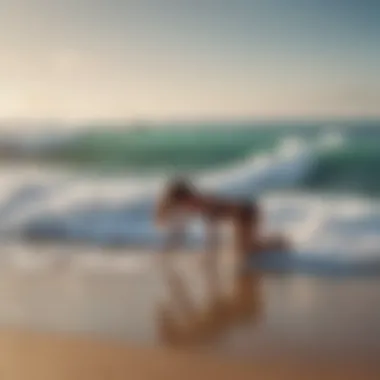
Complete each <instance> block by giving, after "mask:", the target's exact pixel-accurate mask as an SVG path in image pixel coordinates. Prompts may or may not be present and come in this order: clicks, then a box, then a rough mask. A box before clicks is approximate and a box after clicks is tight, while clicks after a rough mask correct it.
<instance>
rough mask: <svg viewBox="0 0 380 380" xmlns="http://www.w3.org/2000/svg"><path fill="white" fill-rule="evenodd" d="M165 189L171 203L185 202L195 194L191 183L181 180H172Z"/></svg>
mask: <svg viewBox="0 0 380 380" xmlns="http://www.w3.org/2000/svg"><path fill="white" fill-rule="evenodd" d="M167 189H168V190H167V195H168V197H169V198H170V199H171V200H172V201H173V202H183V201H187V200H188V199H189V198H191V197H192V196H193V195H194V194H195V190H194V188H193V186H192V185H191V183H190V182H189V181H186V180H185V179H182V178H176V179H174V180H172V181H171V182H170V183H169V185H168V187H167Z"/></svg>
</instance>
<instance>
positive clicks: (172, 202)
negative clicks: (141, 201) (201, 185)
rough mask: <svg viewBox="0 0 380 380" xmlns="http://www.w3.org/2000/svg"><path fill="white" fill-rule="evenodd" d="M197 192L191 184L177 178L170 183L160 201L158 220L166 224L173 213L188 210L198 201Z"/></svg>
mask: <svg viewBox="0 0 380 380" xmlns="http://www.w3.org/2000/svg"><path fill="white" fill-rule="evenodd" d="M196 194H197V193H196V191H195V189H194V188H193V186H192V185H191V183H190V182H188V181H186V180H184V179H181V178H176V179H174V180H172V181H170V182H169V184H168V185H167V186H166V188H165V190H164V193H163V195H162V196H161V198H160V200H159V201H158V205H157V213H156V220H157V222H158V223H160V224H162V223H164V222H165V221H166V220H167V218H168V217H169V215H170V214H171V212H172V211H174V210H176V209H186V208H188V207H189V206H191V204H192V202H193V201H194V200H195V199H196Z"/></svg>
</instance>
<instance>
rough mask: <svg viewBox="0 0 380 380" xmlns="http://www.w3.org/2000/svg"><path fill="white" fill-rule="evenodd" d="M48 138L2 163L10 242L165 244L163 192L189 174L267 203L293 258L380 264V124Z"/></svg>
mask: <svg viewBox="0 0 380 380" xmlns="http://www.w3.org/2000/svg"><path fill="white" fill-rule="evenodd" d="M49 136H50V135H49V133H44V134H39V135H38V136H37V137H36V136H35V137H34V138H33V140H31V139H30V136H29V140H25V139H23V141H21V138H20V139H19V141H20V144H19V152H24V151H26V152H29V155H28V156H27V157H28V158H27V159H25V158H24V159H20V158H18V157H16V158H13V159H6V160H4V159H3V161H2V163H1V165H0V171H1V176H0V180H1V185H2V191H1V199H0V226H1V230H0V231H1V237H2V239H3V242H6V243H8V244H21V243H22V244H23V245H25V244H29V242H31V241H38V242H44V241H46V242H50V243H54V244H60V245H62V244H67V243H70V244H71V243H80V244H84V245H89V246H96V247H111V246H118V247H120V246H121V247H126V248H128V247H133V248H136V247H138V248H143V249H151V248H154V249H156V248H157V249H159V247H160V245H161V244H162V241H163V234H162V231H159V230H157V229H156V227H155V226H154V225H153V222H152V211H153V205H154V200H155V199H156V196H157V194H158V193H159V191H160V190H161V188H162V186H163V185H164V184H165V182H166V181H167V180H168V179H169V178H171V177H172V176H173V175H178V174H179V175H182V176H188V177H189V178H191V179H192V180H193V181H194V182H195V183H196V184H197V185H198V186H200V187H201V188H204V189H205V190H209V191H214V192H216V193H218V194H221V195H224V196H229V197H244V198H255V199H258V200H259V202H261V203H262V205H263V207H264V210H265V215H266V220H265V226H266V229H267V230H269V231H284V232H285V233H287V234H288V235H289V236H290V238H291V239H292V240H293V241H294V244H295V249H294V253H293V255H294V256H295V257H299V258H302V259H304V258H307V257H310V258H311V257H313V258H316V257H317V258H320V259H323V260H325V261H326V260H327V262H337V261H338V262H340V263H341V262H343V263H350V264H352V263H358V264H361V265H362V264H363V263H365V264H366V265H367V264H370V265H378V263H379V262H380V249H379V247H380V175H379V174H378V169H379V167H380V148H379V147H380V121H376V120H349V121H344V122H343V121H341V120H338V121H332V122H331V121H328V122H325V121H323V122H322V121H313V122H305V121H302V122H301V121H297V122H292V121H288V120H287V121H275V122H269V121H265V122H241V123H237V122H220V123H216V122H215V123H206V122H205V123H200V122H199V123H190V122H187V123H180V122H177V123H174V122H171V123H167V124H164V123H161V124H160V125H150V124H147V125H138V126H136V127H135V128H130V127H125V128H124V127H123V126H121V127H117V128H116V127H112V126H109V125H104V126H97V127H96V128H87V129H86V130H81V131H80V132H79V131H77V132H75V133H72V135H70V136H69V137H68V136H62V137H60V138H54V139H53V138H49ZM17 141H18V138H17V137H15V138H13V140H12V143H13V144H16V145H17ZM28 141H30V143H28ZM31 141H32V142H31ZM21 142H22V143H21ZM200 227H201V223H200V222H199V221H194V223H193V224H192V225H191V228H190V232H189V242H191V243H194V244H196V245H199V244H201V243H202V241H203V238H204V236H203V232H202V228H200ZM20 242H21V243H20ZM126 252H127V249H126Z"/></svg>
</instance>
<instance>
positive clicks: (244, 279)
mask: <svg viewBox="0 0 380 380" xmlns="http://www.w3.org/2000/svg"><path fill="white" fill-rule="evenodd" d="M165 278H166V280H167V284H168V292H169V301H168V302H167V303H166V304H164V305H161V306H160V307H159V308H158V310H157V330H158V338H159V340H160V342H161V343H163V344H166V345H172V346H192V345H208V344H212V343H213V342H215V341H216V340H217V339H218V338H222V336H223V333H226V332H228V331H229V330H230V329H232V328H233V327H235V326H238V325H240V324H243V323H245V322H249V323H250V324H252V323H255V322H257V321H258V320H259V318H260V317H261V315H262V306H263V303H262V299H261V281H260V280H261V278H260V275H259V274H258V273H254V272H250V273H248V272H245V273H239V274H237V275H236V276H235V278H234V283H233V289H232V291H231V292H230V293H229V294H225V293H223V291H222V287H221V282H220V281H219V282H218V286H217V288H216V289H210V287H209V289H208V296H209V298H208V299H209V300H208V302H207V304H206V306H203V307H201V306H198V305H196V303H195V302H194V300H193V299H192V296H191V294H190V289H189V285H187V284H186V283H185V280H184V279H183V278H182V277H181V276H180V275H179V274H178V273H176V272H175V270H170V271H166V272H165ZM208 283H209V284H210V283H211V282H208ZM214 285H215V283H214ZM211 290H212V291H211Z"/></svg>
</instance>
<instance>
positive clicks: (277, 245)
mask: <svg viewBox="0 0 380 380" xmlns="http://www.w3.org/2000/svg"><path fill="white" fill-rule="evenodd" d="M179 215H180V216H185V217H186V216H192V215H197V216H202V217H203V218H204V220H205V221H206V225H207V228H208V245H209V251H210V252H215V248H216V235H217V233H216V229H217V225H218V224H219V223H221V222H230V223H231V224H232V226H233V236H234V248H235V249H234V250H235V253H236V254H237V256H238V258H239V260H241V261H244V259H245V258H246V257H247V256H248V255H251V254H256V253H263V252H268V251H274V250H276V251H279V250H281V251H286V250H289V249H290V243H289V241H288V240H287V239H286V238H285V237H284V236H281V235H271V236H264V234H263V233H262V225H263V212H262V209H261V207H260V205H259V204H258V202H257V201H247V200H229V199H225V198H221V197H219V196H217V195H214V194H206V193H201V192H200V191H199V190H198V189H196V188H195V187H194V186H193V185H192V184H191V183H190V182H189V181H187V180H185V179H181V178H178V179H175V180H172V181H171V182H169V184H168V185H167V186H166V188H165V190H164V192H163V194H162V196H161V197H160V199H159V201H158V203H157V208H156V216H155V217H156V223H157V224H158V225H161V226H162V225H167V224H169V223H170V221H173V220H175V218H176V217H178V216H179ZM180 220H181V219H180ZM181 226H182V225H181V222H179V223H178V224H176V227H177V228H178V230H177V234H176V235H175V237H174V239H173V240H172V242H173V244H178V238H179V236H180V230H181V228H182V227H181Z"/></svg>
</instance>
